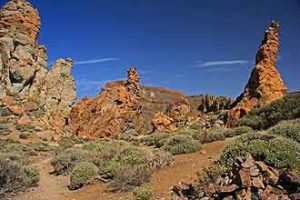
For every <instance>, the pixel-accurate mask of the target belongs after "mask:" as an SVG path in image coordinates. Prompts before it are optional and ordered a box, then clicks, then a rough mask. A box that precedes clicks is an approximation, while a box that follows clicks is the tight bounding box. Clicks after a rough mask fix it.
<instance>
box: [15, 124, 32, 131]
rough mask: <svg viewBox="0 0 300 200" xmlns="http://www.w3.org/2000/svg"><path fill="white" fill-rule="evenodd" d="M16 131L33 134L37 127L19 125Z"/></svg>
mask: <svg viewBox="0 0 300 200" xmlns="http://www.w3.org/2000/svg"><path fill="white" fill-rule="evenodd" d="M16 129H17V130H18V131H21V132H31V131H34V130H35V127H34V126H31V125H17V126H16Z"/></svg>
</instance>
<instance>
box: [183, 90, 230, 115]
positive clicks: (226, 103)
mask: <svg viewBox="0 0 300 200" xmlns="http://www.w3.org/2000/svg"><path fill="white" fill-rule="evenodd" d="M189 102H190V104H191V106H192V108H193V109H196V110H199V111H200V112H203V113H209V112H218V111H221V110H229V109H230V106H231V104H232V103H233V101H232V99H231V98H227V97H223V96H213V95H209V94H207V95H199V96H190V97H189Z"/></svg>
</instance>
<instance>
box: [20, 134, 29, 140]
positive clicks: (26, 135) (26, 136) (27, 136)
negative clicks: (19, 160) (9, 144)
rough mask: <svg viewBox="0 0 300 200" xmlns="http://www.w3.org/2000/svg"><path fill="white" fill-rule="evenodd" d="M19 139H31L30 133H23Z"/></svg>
mask: <svg viewBox="0 0 300 200" xmlns="http://www.w3.org/2000/svg"><path fill="white" fill-rule="evenodd" d="M19 138H20V139H23V140H27V139H28V138H30V134H29V133H21V134H20V135H19Z"/></svg>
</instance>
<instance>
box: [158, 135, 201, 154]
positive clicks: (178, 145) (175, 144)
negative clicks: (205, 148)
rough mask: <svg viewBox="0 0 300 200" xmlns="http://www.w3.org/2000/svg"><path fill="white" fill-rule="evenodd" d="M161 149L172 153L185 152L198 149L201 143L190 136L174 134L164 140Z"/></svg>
mask: <svg viewBox="0 0 300 200" xmlns="http://www.w3.org/2000/svg"><path fill="white" fill-rule="evenodd" d="M162 149H163V150H165V151H168V152H170V153H172V154H173V155H177V154H187V153H193V152H196V151H199V150H200V149H201V144H200V142H199V141H197V140H195V139H194V138H192V137H191V136H185V135H174V136H172V137H171V138H169V139H168V140H167V141H166V143H165V144H164V145H163V146H162Z"/></svg>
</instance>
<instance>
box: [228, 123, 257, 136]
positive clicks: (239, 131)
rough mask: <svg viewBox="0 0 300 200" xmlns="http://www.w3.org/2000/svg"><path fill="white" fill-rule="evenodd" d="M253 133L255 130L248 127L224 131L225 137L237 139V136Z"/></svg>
mask: <svg viewBox="0 0 300 200" xmlns="http://www.w3.org/2000/svg"><path fill="white" fill-rule="evenodd" d="M251 131H253V129H252V128H251V127H248V126H239V127H236V128H233V129H225V130H224V136H225V137H226V138H230V137H236V136H240V135H243V134H246V133H250V132H251Z"/></svg>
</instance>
